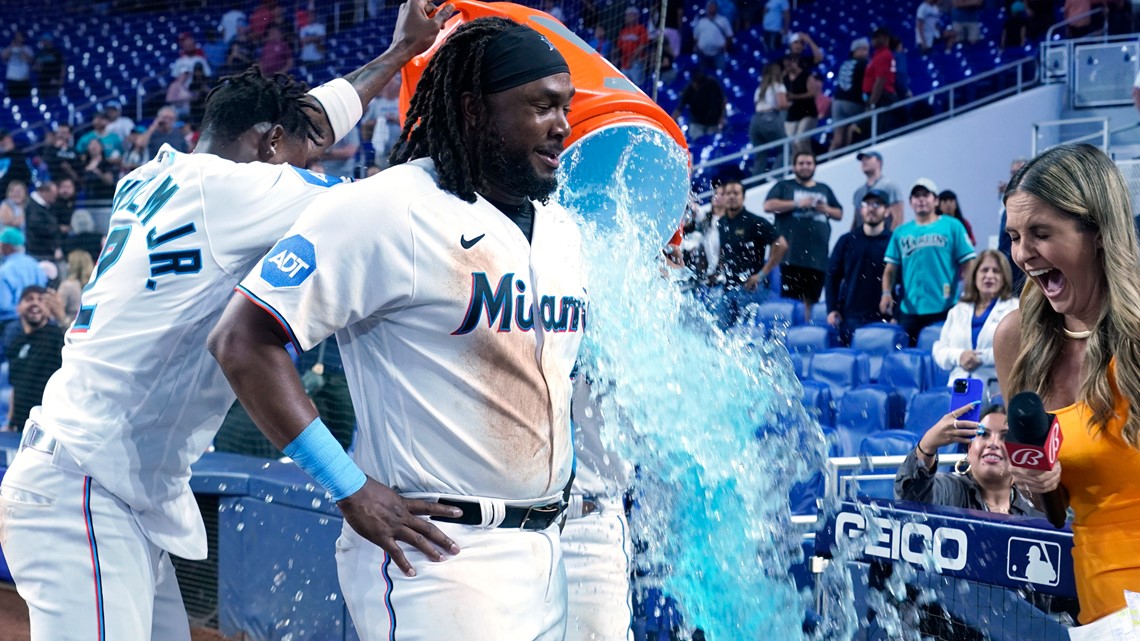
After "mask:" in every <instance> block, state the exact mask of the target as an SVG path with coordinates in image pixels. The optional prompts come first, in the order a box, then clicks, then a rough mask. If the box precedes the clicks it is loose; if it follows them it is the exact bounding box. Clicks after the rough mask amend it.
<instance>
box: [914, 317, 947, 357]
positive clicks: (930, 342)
mask: <svg viewBox="0 0 1140 641" xmlns="http://www.w3.org/2000/svg"><path fill="white" fill-rule="evenodd" d="M941 335H942V323H935V324H933V325H927V326H926V327H923V328H922V331H920V332H919V333H918V344H917V345H915V347H917V348H918V349H921V350H923V351H925V352H926V353H927V354H929V353H930V352H931V351H933V350H934V343H935V342H936V341H937V340H938V337H939V336H941Z"/></svg>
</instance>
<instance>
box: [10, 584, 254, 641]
mask: <svg viewBox="0 0 1140 641" xmlns="http://www.w3.org/2000/svg"><path fill="white" fill-rule="evenodd" d="M190 638H191V641H237V640H236V639H235V640H229V639H227V638H226V637H224V636H222V635H221V634H219V633H218V632H217V630H204V629H201V628H198V629H195V630H192V631H191V632H190ZM0 641H31V636H30V634H29V632H28V606H26V605H24V600H23V599H21V598H20V595H19V594H16V590H15V588H13V587H12V586H11V585H10V584H7V583H0Z"/></svg>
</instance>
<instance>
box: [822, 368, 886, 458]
mask: <svg viewBox="0 0 1140 641" xmlns="http://www.w3.org/2000/svg"><path fill="white" fill-rule="evenodd" d="M836 406H837V409H836V413H835V427H836V429H837V430H838V432H839V434H838V442H839V443H840V447H841V449H842V452H843V456H858V455H859V444H860V443H862V442H863V439H864V438H865V437H867V436H870V435H871V434H874V433H875V432H879V431H882V430H884V429H888V428H889V426H890V423H891V416H890V414H891V398H890V393H889V392H888V391H887V390H885V389H883V388H881V387H878V386H874V385H868V386H864V387H857V388H854V389H851V390H848V392H847V393H846V394H844V395H843V398H841V399H839V402H838V403H836Z"/></svg>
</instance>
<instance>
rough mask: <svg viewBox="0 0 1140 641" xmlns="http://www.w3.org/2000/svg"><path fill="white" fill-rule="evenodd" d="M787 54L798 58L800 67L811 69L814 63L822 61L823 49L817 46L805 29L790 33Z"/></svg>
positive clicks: (813, 67)
mask: <svg viewBox="0 0 1140 641" xmlns="http://www.w3.org/2000/svg"><path fill="white" fill-rule="evenodd" d="M787 55H789V56H795V57H796V58H799V61H800V68H801V69H806V70H808V71H813V70H814V69H815V66H816V65H818V64H819V63H821V62H823V49H820V48H819V45H817V44H816V43H815V40H812V38H811V36H810V35H808V33H807V32H806V31H800V32H799V33H793V34H792V37H791V39H789V40H788V53H787Z"/></svg>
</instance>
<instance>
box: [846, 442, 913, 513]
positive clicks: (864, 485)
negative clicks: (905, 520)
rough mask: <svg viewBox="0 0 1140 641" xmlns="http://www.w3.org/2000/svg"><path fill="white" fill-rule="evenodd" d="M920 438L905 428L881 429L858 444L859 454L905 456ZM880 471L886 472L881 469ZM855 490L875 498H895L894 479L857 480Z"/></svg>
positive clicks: (859, 494) (858, 493)
mask: <svg viewBox="0 0 1140 641" xmlns="http://www.w3.org/2000/svg"><path fill="white" fill-rule="evenodd" d="M919 438H921V437H920V436H919V435H917V434H914V433H911V432H908V431H906V430H883V431H881V432H875V433H874V434H870V435H868V436H867V437H866V438H864V439H863V441H862V442H861V443H860V444H859V456H867V457H870V456H905V455H906V454H909V453H910V451H911V450H913V449H914V446H915V445H917V444H918V440H919ZM881 473H886V471H885V470H883V471H882V472H881ZM858 483H859V485H858V487H857V488H856V490H855V493H856V494H857V495H858V496H861V497H866V498H876V499H893V498H895V482H894V479H868V480H864V481H859V482H858Z"/></svg>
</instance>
